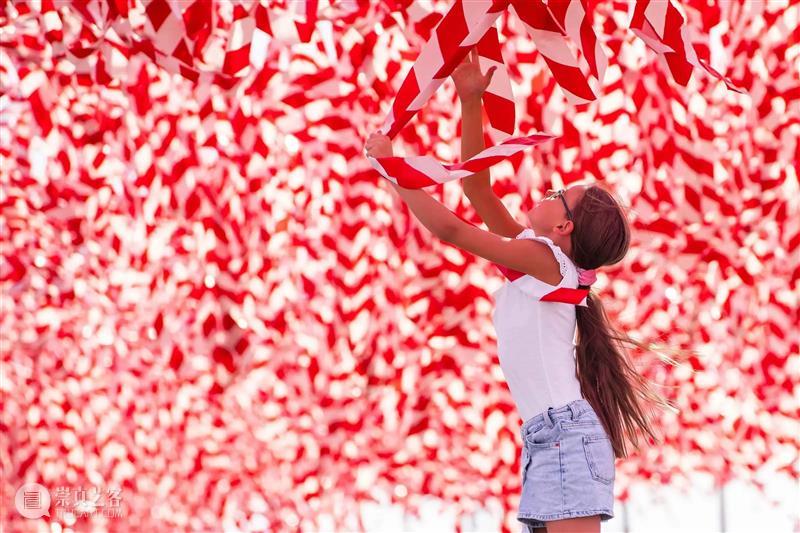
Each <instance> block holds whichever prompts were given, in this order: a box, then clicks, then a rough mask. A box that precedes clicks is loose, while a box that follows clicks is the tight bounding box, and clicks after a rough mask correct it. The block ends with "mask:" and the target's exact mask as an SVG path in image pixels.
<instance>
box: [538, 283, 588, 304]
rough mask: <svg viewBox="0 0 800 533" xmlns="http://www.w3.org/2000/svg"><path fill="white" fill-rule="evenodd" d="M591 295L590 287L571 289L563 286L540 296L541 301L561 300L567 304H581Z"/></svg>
mask: <svg viewBox="0 0 800 533" xmlns="http://www.w3.org/2000/svg"><path fill="white" fill-rule="evenodd" d="M588 295H589V289H570V288H568V287H561V288H560V289H556V290H554V291H553V292H549V293H547V294H545V295H544V296H542V297H541V298H539V301H540V302H561V303H565V304H575V305H577V304H579V303H581V302H582V301H583V299H584V298H586V297H587V296H588Z"/></svg>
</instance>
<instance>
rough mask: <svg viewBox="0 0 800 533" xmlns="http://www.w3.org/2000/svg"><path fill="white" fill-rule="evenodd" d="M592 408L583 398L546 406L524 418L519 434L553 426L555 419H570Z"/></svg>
mask: <svg viewBox="0 0 800 533" xmlns="http://www.w3.org/2000/svg"><path fill="white" fill-rule="evenodd" d="M590 410H592V405H591V404H590V403H589V402H588V401H586V399H584V398H579V399H577V400H573V401H571V402H569V403H566V404H564V405H562V406H560V407H548V408H547V409H546V410H544V411H542V412H541V413H539V414H538V415H535V416H532V417H531V418H529V419H528V420H526V421H525V422H524V423H523V424H522V427H521V428H520V435H521V436H522V438H523V439H524V438H525V435H527V434H529V433H534V432H536V431H539V429H541V428H542V427H544V426H545V425H549V426H551V427H552V426H554V425H555V423H556V421H557V420H572V419H575V418H577V417H578V415H580V414H581V413H584V412H586V411H590Z"/></svg>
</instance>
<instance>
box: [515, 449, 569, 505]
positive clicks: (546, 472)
mask: <svg viewBox="0 0 800 533" xmlns="http://www.w3.org/2000/svg"><path fill="white" fill-rule="evenodd" d="M525 446H526V448H527V451H526V453H527V455H528V458H527V461H526V465H525V468H523V472H522V495H521V498H520V506H519V512H520V514H522V515H526V514H528V515H531V514H533V515H541V514H553V513H559V512H561V511H562V509H563V504H564V495H563V487H562V471H561V470H562V465H561V443H560V442H558V441H557V442H539V443H535V444H526V445H525Z"/></svg>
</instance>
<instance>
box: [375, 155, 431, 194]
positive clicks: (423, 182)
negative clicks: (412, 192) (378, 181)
mask: <svg viewBox="0 0 800 533" xmlns="http://www.w3.org/2000/svg"><path fill="white" fill-rule="evenodd" d="M376 160H377V161H378V163H380V164H381V166H382V167H383V169H384V170H385V171H386V173H387V174H388V175H389V176H391V177H393V178H394V179H396V180H397V184H398V185H400V186H401V187H405V188H406V189H421V188H422V187H426V186H428V185H432V184H434V183H436V182H435V181H433V180H432V179H430V178H429V177H428V176H426V175H425V174H423V173H422V172H420V171H419V170H417V169H415V168H414V167H412V166H410V165H409V164H408V163H406V161H405V159H404V158H402V157H396V156H395V157H380V158H377V159H376Z"/></svg>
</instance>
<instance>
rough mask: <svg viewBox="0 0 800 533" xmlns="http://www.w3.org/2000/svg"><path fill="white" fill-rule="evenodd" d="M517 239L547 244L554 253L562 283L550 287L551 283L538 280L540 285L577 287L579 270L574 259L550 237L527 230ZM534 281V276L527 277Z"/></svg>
mask: <svg viewBox="0 0 800 533" xmlns="http://www.w3.org/2000/svg"><path fill="white" fill-rule="evenodd" d="M514 238H515V239H531V240H536V241H540V242H543V243H545V244H546V245H547V246H548V247H549V248H550V250H551V251H552V252H553V255H554V256H555V258H556V261H558V269H559V272H560V273H561V282H560V283H559V284H558V285H550V284H549V283H545V282H543V281H541V280H537V281H539V282H540V283H545V285H548V286H550V287H565V286H566V287H572V286H573V285H575V286H576V287H577V282H578V270H577V267H576V266H575V264H574V263H573V262H572V259H570V258H569V256H568V255H567V254H565V253H564V251H563V250H562V249H561V247H560V246H558V245H557V244H555V243H554V242H553V241H552V240H551V239H550V238H549V237H545V236H543V235H536V232H534V231H533V229H531V228H525V229H524V230H522V231H521V232H520V233H519V234H518V235H517V236H516V237H514ZM527 277H529V278H532V279H536V278H533V276H527Z"/></svg>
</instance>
